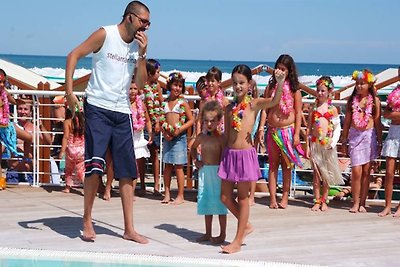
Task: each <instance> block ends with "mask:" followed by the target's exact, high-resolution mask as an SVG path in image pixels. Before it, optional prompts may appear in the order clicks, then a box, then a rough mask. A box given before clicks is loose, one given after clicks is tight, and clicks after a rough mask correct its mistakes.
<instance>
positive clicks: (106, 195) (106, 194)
mask: <svg viewBox="0 0 400 267" xmlns="http://www.w3.org/2000/svg"><path fill="white" fill-rule="evenodd" d="M103 199H104V200H106V201H109V200H110V199H111V188H110V189H108V188H106V189H105V190H104V194H103Z"/></svg>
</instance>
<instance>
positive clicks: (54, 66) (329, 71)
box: [0, 54, 398, 88]
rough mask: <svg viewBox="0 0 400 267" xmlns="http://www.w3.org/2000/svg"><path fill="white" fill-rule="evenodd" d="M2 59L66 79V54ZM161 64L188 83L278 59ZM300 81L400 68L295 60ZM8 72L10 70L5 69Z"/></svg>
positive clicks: (86, 64) (342, 80)
mask: <svg viewBox="0 0 400 267" xmlns="http://www.w3.org/2000/svg"><path fill="white" fill-rule="evenodd" d="M0 59H3V60H6V61H9V62H11V63H14V64H17V65H20V66H22V67H24V68H27V69H29V70H31V71H33V72H35V73H37V74H39V75H42V76H44V77H46V78H48V79H50V80H53V81H55V82H60V83H63V82H64V76H65V63H66V56H46V55H17V54H0ZM157 60H158V61H159V62H160V64H161V72H162V73H163V74H166V75H168V73H170V72H173V71H180V72H182V73H183V75H184V76H185V77H186V81H187V84H189V85H193V84H194V83H195V82H196V81H197V79H198V78H199V77H200V76H201V75H204V74H205V73H206V72H207V70H208V69H209V68H211V67H212V66H216V67H218V68H219V69H220V70H221V71H222V73H223V75H222V77H223V80H226V79H228V78H230V73H231V71H232V69H233V68H234V66H236V65H238V64H246V65H248V66H249V67H250V68H254V67H256V66H258V65H262V64H264V65H268V66H270V67H274V65H275V62H265V61H234V60H232V61H226V60H192V59H157ZM91 64H92V62H91V57H89V56H88V57H85V58H82V59H81V60H80V61H79V62H78V64H77V67H76V71H75V74H74V78H75V79H77V78H79V77H82V76H84V75H86V74H88V73H90V71H91ZM296 66H297V70H298V74H299V80H300V81H301V82H302V83H304V84H306V85H309V86H313V85H314V83H315V81H316V80H317V79H318V78H319V77H320V76H322V75H328V76H331V77H332V80H333V82H334V84H335V87H336V88H339V87H343V86H345V85H348V84H349V83H351V74H352V73H353V71H354V70H361V69H365V68H366V69H369V70H371V71H372V72H373V73H374V74H378V73H380V72H382V71H384V70H386V69H388V68H398V65H394V64H359V63H302V62H296ZM5 71H6V72H7V70H5ZM253 78H254V79H255V80H256V82H257V85H258V87H259V88H262V87H265V86H266V84H267V83H268V80H269V78H270V75H269V74H267V73H265V72H263V73H260V74H257V75H253Z"/></svg>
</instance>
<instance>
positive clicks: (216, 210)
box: [197, 165, 228, 215]
mask: <svg viewBox="0 0 400 267" xmlns="http://www.w3.org/2000/svg"><path fill="white" fill-rule="evenodd" d="M218 167H219V166H218V165H204V166H203V167H202V168H201V169H200V171H199V187H198V193H197V214H199V215H226V214H228V210H227V209H226V207H225V206H224V204H222V202H221V179H220V178H219V177H218V175H217V172H218Z"/></svg>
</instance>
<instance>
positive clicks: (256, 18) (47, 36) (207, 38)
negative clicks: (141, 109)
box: [0, 0, 400, 64]
mask: <svg viewBox="0 0 400 267" xmlns="http://www.w3.org/2000/svg"><path fill="white" fill-rule="evenodd" d="M143 2H144V3H145V4H147V5H148V7H149V8H150V10H151V22H152V25H151V27H150V30H149V31H148V36H149V48H148V54H149V56H151V57H153V58H160V59H205V60H209V59H211V60H238V61H240V60H246V61H272V62H273V61H275V60H276V58H277V57H278V56H279V55H280V54H282V53H288V54H290V55H292V56H293V57H294V59H295V60H296V61H297V62H326V63H378V64H379V63H383V64H400V51H399V50H400V34H399V26H396V25H400V22H399V18H400V16H399V11H400V1H399V0H385V1H382V0H363V1H353V0H346V1H345V0H343V1H341V0H330V1H324V0H253V1H251V0H249V1H239V0H201V1H200V0H198V1H194V0H148V1H143ZM128 3H129V1H117V0H113V1H110V0H81V1H77V0H68V1H67V0H63V1H60V0H58V1H54V0H39V1H27V0H11V1H2V3H1V15H0V22H1V25H2V30H1V41H0V54H28V55H61V56H63V55H66V54H67V53H68V52H69V51H70V50H71V49H73V48H74V47H75V46H77V45H78V44H79V43H81V42H82V41H83V40H84V39H86V38H87V37H88V36H89V35H90V34H91V33H92V32H93V31H95V30H96V29H97V28H98V27H99V26H102V25H109V24H116V23H119V22H120V19H121V16H122V13H123V11H124V9H125V7H126V5H127V4H128Z"/></svg>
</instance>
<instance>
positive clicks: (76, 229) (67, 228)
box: [18, 216, 121, 239]
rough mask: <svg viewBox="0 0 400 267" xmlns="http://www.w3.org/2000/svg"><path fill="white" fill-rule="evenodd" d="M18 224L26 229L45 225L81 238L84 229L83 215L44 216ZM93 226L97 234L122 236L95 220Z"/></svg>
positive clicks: (63, 233)
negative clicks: (81, 230)
mask: <svg viewBox="0 0 400 267" xmlns="http://www.w3.org/2000/svg"><path fill="white" fill-rule="evenodd" d="M18 224H19V225H20V226H21V227H23V228H26V229H31V230H40V231H41V230H43V227H44V226H46V227H49V228H50V229H51V230H53V231H54V232H56V233H58V234H60V235H64V236H66V237H69V238H71V239H72V238H77V237H80V238H81V233H80V229H82V217H71V216H62V217H55V218H43V219H37V220H34V221H23V222H18ZM93 227H94V230H95V232H96V234H106V235H112V236H121V235H120V234H118V233H116V232H114V231H111V230H110V229H107V228H104V227H102V226H98V225H96V223H95V222H93Z"/></svg>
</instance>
